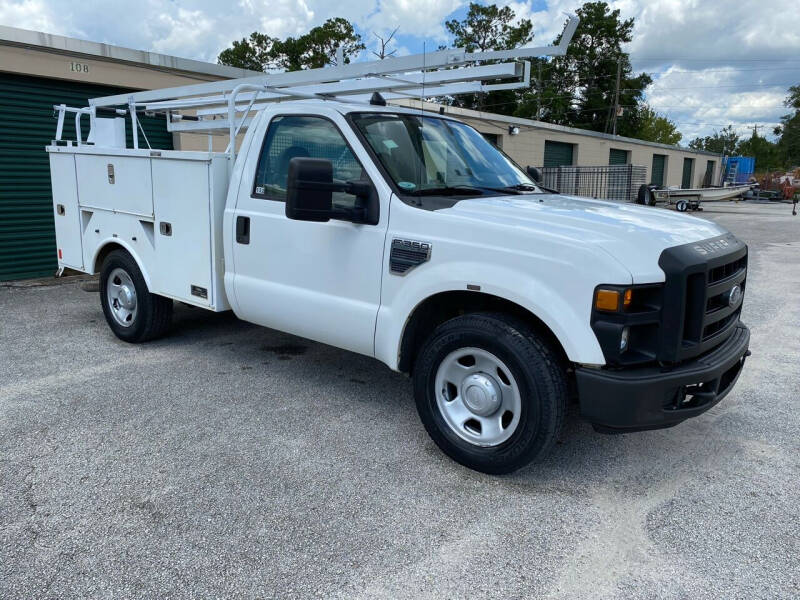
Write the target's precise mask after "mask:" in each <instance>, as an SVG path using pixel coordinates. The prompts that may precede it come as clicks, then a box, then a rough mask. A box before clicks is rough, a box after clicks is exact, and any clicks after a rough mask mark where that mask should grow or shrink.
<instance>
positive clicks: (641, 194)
mask: <svg viewBox="0 0 800 600" xmlns="http://www.w3.org/2000/svg"><path fill="white" fill-rule="evenodd" d="M649 195H650V188H649V187H648V186H647V184H645V183H643V184H642V185H640V186H639V191H638V192H637V194H636V204H648V200H649V199H648V196H649Z"/></svg>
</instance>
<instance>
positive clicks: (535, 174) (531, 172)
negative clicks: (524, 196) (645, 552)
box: [525, 165, 542, 183]
mask: <svg viewBox="0 0 800 600" xmlns="http://www.w3.org/2000/svg"><path fill="white" fill-rule="evenodd" d="M525 171H526V172H527V173H528V177H530V178H531V179H533V181H534V182H535V183H541V182H542V172H541V171H540V170H539V169H537V168H536V167H531V166H530V165H528V166H527V167H525Z"/></svg>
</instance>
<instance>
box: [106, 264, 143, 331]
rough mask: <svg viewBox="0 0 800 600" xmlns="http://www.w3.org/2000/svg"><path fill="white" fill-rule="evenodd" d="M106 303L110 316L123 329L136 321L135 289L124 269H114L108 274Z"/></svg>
mask: <svg viewBox="0 0 800 600" xmlns="http://www.w3.org/2000/svg"><path fill="white" fill-rule="evenodd" d="M106 302H108V307H109V309H111V310H110V312H111V316H113V317H114V320H115V321H116V322H117V323H119V324H120V325H122V326H123V327H130V326H131V325H133V323H134V322H135V321H136V312H137V302H136V287H134V285H133V280H132V279H131V276H130V275H128V273H127V272H126V271H125V270H124V269H120V268H116V269H114V270H113V271H111V273H110V274H109V276H108V282H107V283H106Z"/></svg>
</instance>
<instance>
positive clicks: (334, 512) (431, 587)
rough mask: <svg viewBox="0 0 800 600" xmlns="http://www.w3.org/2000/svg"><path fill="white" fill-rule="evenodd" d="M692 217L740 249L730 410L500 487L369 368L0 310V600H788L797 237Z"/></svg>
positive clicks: (320, 349)
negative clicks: (742, 279) (746, 255)
mask: <svg viewBox="0 0 800 600" xmlns="http://www.w3.org/2000/svg"><path fill="white" fill-rule="evenodd" d="M654 210H656V209H654ZM658 210H660V209H658ZM700 216H703V217H705V218H710V219H713V220H715V221H718V222H720V223H722V224H723V225H725V226H727V227H728V228H729V229H731V230H732V231H733V232H735V233H736V234H737V235H739V236H740V237H741V238H743V239H744V240H746V241H747V243H748V244H750V249H751V258H750V274H749V279H748V290H747V298H746V300H745V310H744V320H745V322H746V323H747V324H749V325H750V326H751V328H752V341H751V349H752V351H753V356H752V357H751V358H750V359H749V360H748V363H747V366H746V367H745V369H744V372H743V374H742V376H741V379H740V381H739V383H738V386H737V387H736V388H735V390H734V392H733V393H732V394H731V395H730V396H729V397H728V398H726V399H725V400H724V401H723V402H722V403H721V404H719V405H718V406H716V407H715V408H714V409H712V410H711V411H709V412H708V413H706V414H705V415H703V416H701V417H699V418H697V419H694V420H691V421H689V422H686V423H684V424H682V425H679V426H678V427H676V428H673V429H668V430H663V431H656V432H647V433H637V434H629V435H621V436H605V435H601V434H598V433H595V432H594V431H593V430H592V428H591V427H590V426H589V425H588V424H586V423H584V422H582V421H580V420H579V419H578V417H577V414H575V411H574V410H573V414H572V415H571V417H570V419H569V420H568V423H567V427H566V430H565V433H564V436H563V439H562V440H561V442H560V443H559V444H558V445H557V446H556V448H555V451H554V452H553V453H552V454H551V455H550V456H549V457H548V458H547V459H546V460H545V461H544V462H540V463H538V464H535V465H532V466H530V467H529V468H526V469H525V470H523V471H520V472H517V473H515V474H513V475H511V476H504V477H492V476H486V475H482V474H479V473H475V472H472V471H469V470H467V469H465V468H463V467H461V466H459V465H458V464H456V463H454V462H452V461H451V460H449V459H448V458H447V457H445V456H444V455H443V454H442V453H441V452H440V451H439V450H438V449H437V448H436V447H435V446H434V444H433V443H432V442H431V441H430V440H429V438H428V437H427V435H426V433H425V431H424V430H423V428H422V425H421V424H420V422H419V420H418V418H417V414H416V410H415V408H414V403H413V399H412V396H411V385H410V382H409V380H407V379H406V378H405V377H404V376H402V375H398V374H395V373H392V372H390V371H389V370H388V369H386V368H385V367H384V366H383V365H381V364H379V363H378V362H376V361H374V360H371V359H367V358H364V357H361V356H357V355H355V354H351V353H348V352H344V351H341V350H337V349H334V348H331V347H328V346H324V345H321V344H316V343H312V342H308V341H306V340H302V339H299V338H295V337H292V336H288V335H285V334H282V333H279V332H276V331H272V330H268V329H262V328H258V327H255V326H251V325H248V324H246V323H242V322H240V321H237V320H236V319H235V318H234V317H233V316H231V315H229V314H221V315H213V314H208V313H206V312H204V311H202V310H199V309H193V308H188V307H185V306H179V307H178V308H177V310H176V319H175V324H174V328H173V332H172V334H171V335H170V336H169V337H168V338H166V339H163V340H160V341H157V342H154V343H149V344H145V345H140V346H132V345H127V344H125V343H123V342H120V341H118V340H117V339H116V338H115V337H114V336H113V335H112V334H111V331H110V330H109V329H108V327H107V326H106V324H105V321H104V319H103V315H102V312H101V309H100V304H99V300H98V298H97V294H89V293H86V292H84V291H82V290H81V289H80V288H79V286H78V284H77V283H76V282H74V281H73V282H69V283H60V284H57V285H25V286H22V285H13V286H8V285H6V286H3V287H0V597H2V598H38V597H43V598H50V597H52V598H68V597H114V598H129V597H222V596H226V597H227V596H237V597H266V598H308V597H339V598H370V599H371V598H466V597H470V598H539V597H547V598H633V597H636V598H689V597H691V598H789V597H797V596H798V595H800V558H799V557H800V543H798V532H800V459H798V457H799V456H800V416H798V412H799V411H800V405H799V400H798V398H800V217H794V218H793V217H791V207H790V206H788V205H785V204H783V205H766V204H738V205H734V204H728V203H725V204H711V205H707V209H706V211H705V212H703V213H700Z"/></svg>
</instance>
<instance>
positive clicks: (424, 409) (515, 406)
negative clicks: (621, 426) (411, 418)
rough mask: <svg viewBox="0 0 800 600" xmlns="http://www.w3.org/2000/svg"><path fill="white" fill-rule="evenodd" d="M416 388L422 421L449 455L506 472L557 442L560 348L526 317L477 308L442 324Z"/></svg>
mask: <svg viewBox="0 0 800 600" xmlns="http://www.w3.org/2000/svg"><path fill="white" fill-rule="evenodd" d="M414 392H415V398H416V404H417V410H418V412H419V415H420V418H421V419H422V422H423V424H424V425H425V429H426V430H427V431H428V433H429V434H430V436H431V438H432V439H433V440H434V442H436V444H437V445H438V446H439V447H440V448H441V449H442V450H443V451H444V452H445V453H446V454H447V455H448V456H450V457H451V458H453V459H454V460H456V461H458V462H459V463H461V464H463V465H465V466H467V467H469V468H471V469H475V470H477V471H482V472H484V473H508V472H511V471H514V470H516V469H518V468H520V467H522V466H524V465H526V464H527V463H529V462H530V461H532V460H534V459H536V458H538V457H540V456H542V455H544V454H545V453H546V452H547V451H548V450H549V449H550V448H551V447H552V445H553V444H554V443H555V441H556V439H557V437H558V435H559V433H560V430H561V426H562V423H563V419H564V410H565V405H566V397H567V382H566V375H565V372H564V369H563V367H562V366H561V365H560V364H559V361H558V359H557V355H556V353H555V352H554V351H553V350H552V348H550V347H549V346H548V345H547V344H546V343H545V342H544V340H542V339H541V338H540V337H539V336H537V334H536V333H535V332H533V330H531V329H530V328H529V327H528V326H527V325H526V324H525V323H524V322H523V321H520V320H518V319H514V318H511V317H508V316H507V315H502V314H492V313H474V314H469V315H464V316H461V317H456V318H454V319H451V320H450V321H447V322H446V323H444V324H442V325H440V326H439V327H438V328H437V329H436V330H435V331H434V332H433V333H432V334H431V336H430V338H429V339H428V340H427V341H426V342H425V343H424V344H423V347H422V349H421V350H420V353H419V355H418V358H417V361H416V364H415V367H414Z"/></svg>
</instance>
